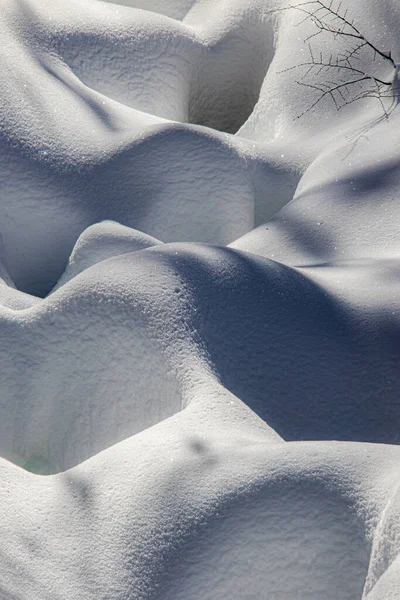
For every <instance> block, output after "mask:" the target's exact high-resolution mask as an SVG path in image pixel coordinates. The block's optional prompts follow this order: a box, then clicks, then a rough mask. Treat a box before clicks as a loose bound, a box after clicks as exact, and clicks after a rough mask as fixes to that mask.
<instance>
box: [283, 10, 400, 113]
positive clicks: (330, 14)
mask: <svg viewBox="0 0 400 600" xmlns="http://www.w3.org/2000/svg"><path fill="white" fill-rule="evenodd" d="M287 10H297V11H299V12H301V13H303V14H304V18H303V19H301V20H300V22H299V23H298V25H301V24H302V23H304V22H306V21H311V22H312V23H313V25H314V26H315V27H316V31H315V32H314V33H312V34H310V35H309V36H308V37H307V38H306V40H305V42H306V43H308V48H309V52H310V60H309V61H306V62H303V63H300V64H298V65H294V66H292V67H289V68H288V69H285V71H291V70H293V69H300V68H303V69H304V73H303V75H302V77H301V80H300V81H297V83H298V84H299V85H301V86H303V87H307V88H309V89H312V90H314V91H316V92H318V94H317V97H316V100H315V101H314V102H313V103H312V104H311V105H310V106H309V107H308V108H307V109H306V110H305V111H304V112H303V113H302V114H301V115H298V117H301V116H303V115H304V114H306V113H307V112H309V111H310V110H312V109H313V108H314V107H315V106H316V105H317V104H318V103H319V102H321V101H322V100H323V99H324V98H326V97H329V98H330V99H331V100H332V101H333V103H334V105H335V107H336V108H337V110H340V109H341V108H343V107H344V106H346V105H347V104H350V103H352V102H355V101H357V100H361V99H362V98H377V99H378V100H379V101H380V104H381V107H382V110H383V112H384V115H385V117H387V116H388V110H387V108H386V107H385V103H384V99H385V98H393V99H395V98H396V97H397V93H398V91H399V90H398V88H396V87H395V86H394V73H395V71H396V67H397V65H396V63H395V61H394V60H393V58H392V55H391V53H390V52H384V51H383V50H382V49H381V48H379V47H378V46H376V45H375V44H374V43H373V42H371V41H370V39H369V38H367V37H366V36H365V35H364V34H363V33H361V31H360V30H359V29H358V27H357V26H356V25H355V23H354V21H353V20H351V19H350V17H349V16H348V10H347V9H346V10H344V9H343V8H342V2H334V0H309V1H305V2H299V3H298V4H292V5H290V6H287V7H284V8H280V9H276V11H278V12H282V11H287ZM276 11H274V12H276ZM324 33H325V34H329V35H332V36H333V38H334V40H335V41H341V42H342V44H343V48H340V49H339V50H338V52H337V53H332V54H330V56H329V58H325V57H324V56H323V55H322V53H320V54H319V56H318V57H316V56H315V55H314V51H313V48H312V45H311V40H312V39H313V38H315V37H316V36H319V35H321V34H324ZM346 46H347V47H346ZM367 53H369V55H370V59H369V61H367V60H366V59H367V58H368V55H367ZM371 58H372V61H376V59H377V58H378V59H379V64H378V68H375V70H376V71H377V73H375V72H374V71H373V70H372V69H371V70H364V68H363V67H362V66H361V62H362V63H363V64H366V63H367V62H371ZM360 59H363V61H361V60H360ZM382 64H386V65H387V66H388V67H389V68H391V69H392V71H393V75H392V76H391V77H382V76H380V75H379V74H378V72H379V69H380V68H382ZM319 80H321V81H320V82H319Z"/></svg>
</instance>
